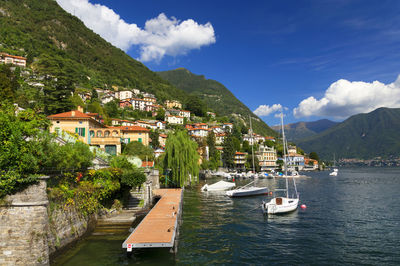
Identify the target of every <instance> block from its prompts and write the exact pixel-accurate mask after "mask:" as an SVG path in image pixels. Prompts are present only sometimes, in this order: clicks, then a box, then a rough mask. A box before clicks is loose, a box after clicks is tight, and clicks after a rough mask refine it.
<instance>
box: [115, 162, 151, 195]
mask: <svg viewBox="0 0 400 266" xmlns="http://www.w3.org/2000/svg"><path fill="white" fill-rule="evenodd" d="M110 165H111V167H114V168H119V169H121V170H122V175H121V183H122V184H123V185H125V186H128V187H131V188H132V187H140V186H141V185H142V184H143V183H144V182H145V181H146V175H145V174H144V172H143V170H142V169H140V168H137V167H136V166H134V165H133V164H132V163H130V162H129V161H128V159H127V158H126V157H125V156H114V157H113V158H112V159H111V161H110Z"/></svg>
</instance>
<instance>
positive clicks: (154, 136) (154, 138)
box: [150, 130, 160, 149]
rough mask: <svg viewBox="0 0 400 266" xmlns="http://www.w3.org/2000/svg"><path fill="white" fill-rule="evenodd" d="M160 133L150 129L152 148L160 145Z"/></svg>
mask: <svg viewBox="0 0 400 266" xmlns="http://www.w3.org/2000/svg"><path fill="white" fill-rule="evenodd" d="M159 135H160V134H158V132H157V131H153V130H151V131H150V139H151V146H152V147H153V149H157V148H159V147H160V141H159V140H158V137H159Z"/></svg>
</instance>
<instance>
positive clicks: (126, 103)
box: [119, 99, 132, 108]
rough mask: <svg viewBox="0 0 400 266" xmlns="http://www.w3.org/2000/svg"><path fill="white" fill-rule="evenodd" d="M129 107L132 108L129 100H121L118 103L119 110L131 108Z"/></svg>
mask: <svg viewBox="0 0 400 266" xmlns="http://www.w3.org/2000/svg"><path fill="white" fill-rule="evenodd" d="M131 107H132V103H131V101H130V100H129V99H127V100H122V101H120V102H119V108H131Z"/></svg>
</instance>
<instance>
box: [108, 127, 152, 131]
mask: <svg viewBox="0 0 400 266" xmlns="http://www.w3.org/2000/svg"><path fill="white" fill-rule="evenodd" d="M111 128H116V129H120V130H122V131H142V132H149V130H148V129H147V128H144V127H140V126H122V127H111Z"/></svg>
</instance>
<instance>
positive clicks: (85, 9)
mask: <svg viewBox="0 0 400 266" xmlns="http://www.w3.org/2000/svg"><path fill="white" fill-rule="evenodd" d="M56 1H57V3H58V4H59V5H60V6H61V7H62V8H63V9H64V10H66V11H67V12H69V13H71V14H73V15H75V16H77V17H78V18H80V19H81V20H82V21H83V23H84V24H85V25H86V26H87V27H88V28H90V29H92V30H93V31H94V32H96V33H97V34H99V35H100V36H101V37H103V38H104V39H105V40H107V41H109V42H110V43H112V44H113V45H115V46H117V47H119V48H121V49H123V50H125V51H127V50H128V49H129V48H130V47H131V46H133V45H137V46H139V47H140V58H139V59H140V60H142V61H153V60H154V61H159V60H161V59H162V58H163V57H164V56H165V55H169V56H178V55H184V54H187V53H188V52H189V51H190V50H193V49H200V47H202V46H205V45H210V44H213V43H215V34H214V28H213V26H212V25H211V23H209V22H208V23H206V24H199V23H197V22H196V21H194V20H193V19H188V20H184V21H180V20H178V19H176V18H174V17H171V18H168V17H167V16H166V15H165V14H163V13H161V14H160V15H158V17H156V18H153V19H150V20H147V21H146V23H145V26H144V29H141V28H140V27H138V26H137V25H136V24H129V23H126V22H125V21H124V20H123V19H121V18H120V16H119V15H118V14H116V13H115V12H114V11H113V10H112V9H110V8H108V7H106V6H104V5H100V4H92V3H90V2H89V1H88V0H56Z"/></svg>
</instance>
